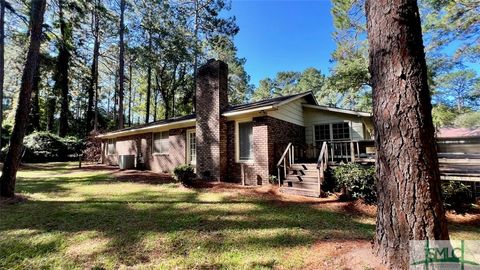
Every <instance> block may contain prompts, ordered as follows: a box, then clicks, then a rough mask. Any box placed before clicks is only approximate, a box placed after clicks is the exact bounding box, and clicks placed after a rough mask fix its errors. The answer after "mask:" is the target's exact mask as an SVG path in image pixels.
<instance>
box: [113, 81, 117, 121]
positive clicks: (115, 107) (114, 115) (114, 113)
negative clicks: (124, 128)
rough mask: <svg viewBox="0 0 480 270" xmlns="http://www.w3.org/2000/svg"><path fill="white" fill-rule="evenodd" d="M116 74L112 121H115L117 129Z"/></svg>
mask: <svg viewBox="0 0 480 270" xmlns="http://www.w3.org/2000/svg"><path fill="white" fill-rule="evenodd" d="M117 94H118V72H117V73H116V74H115V89H114V91H113V119H114V121H115V126H117V127H118V118H117V103H118V95H117Z"/></svg>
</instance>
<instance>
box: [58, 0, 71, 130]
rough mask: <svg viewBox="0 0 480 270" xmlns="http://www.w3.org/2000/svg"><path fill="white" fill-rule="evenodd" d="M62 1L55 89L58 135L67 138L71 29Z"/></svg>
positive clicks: (61, 1)
mask: <svg viewBox="0 0 480 270" xmlns="http://www.w3.org/2000/svg"><path fill="white" fill-rule="evenodd" d="M64 5H65V4H64V0H58V7H59V21H60V33H61V36H62V40H61V41H60V47H59V53H58V59H57V81H56V83H55V84H56V87H55V88H56V89H57V90H60V93H61V99H60V120H59V128H58V135H59V136H60V137H65V136H67V133H68V115H69V109H68V104H69V97H68V92H69V90H68V84H69V83H68V71H69V70H68V69H69V66H70V57H71V55H70V49H69V43H70V39H71V34H72V33H71V27H70V26H69V25H67V22H66V20H65V16H64V13H63V9H64V8H65V7H64Z"/></svg>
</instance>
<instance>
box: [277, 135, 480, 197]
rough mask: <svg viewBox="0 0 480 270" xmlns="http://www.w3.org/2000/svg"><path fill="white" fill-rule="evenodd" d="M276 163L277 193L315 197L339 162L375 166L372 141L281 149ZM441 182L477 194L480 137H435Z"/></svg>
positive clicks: (479, 186) (478, 190) (330, 142)
mask: <svg viewBox="0 0 480 270" xmlns="http://www.w3.org/2000/svg"><path fill="white" fill-rule="evenodd" d="M283 149H284V150H283V152H282V153H281V156H280V159H279V160H278V163H277V164H276V167H277V179H278V184H279V187H280V190H281V191H282V192H285V193H289V194H296V195H303V196H312V197H318V196H320V195H321V191H322V183H323V181H324V180H325V178H326V174H325V172H326V171H327V169H328V168H332V167H335V166H338V165H339V164H342V163H349V162H354V163H360V164H366V165H367V164H374V163H375V143H374V141H373V140H337V141H333V140H330V141H323V142H321V144H319V145H295V144H292V143H289V144H288V145H287V146H286V147H284V148H283ZM437 150H438V160H439V168H440V178H441V180H445V181H448V180H453V181H462V182H467V183H469V184H470V185H471V186H472V189H473V192H474V194H475V195H476V196H478V195H480V137H461V138H437Z"/></svg>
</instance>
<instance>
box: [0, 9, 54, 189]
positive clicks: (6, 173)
mask: <svg viewBox="0 0 480 270" xmlns="http://www.w3.org/2000/svg"><path fill="white" fill-rule="evenodd" d="M45 5H46V0H32V3H31V14H30V45H29V48H28V54H27V60H26V61H25V67H24V69H23V75H22V82H21V85H20V94H19V97H18V105H17V108H16V114H15V124H14V126H13V131H12V136H11V137H10V147H9V148H8V152H7V156H6V158H5V163H4V165H3V169H2V176H1V178H0V196H2V197H13V196H14V194H15V182H16V178H17V171H18V167H19V165H20V159H21V154H22V147H23V138H24V137H25V129H26V127H27V119H28V114H29V111H30V103H31V95H32V85H33V79H34V76H35V72H36V69H37V65H38V60H39V54H40V42H41V36H42V24H43V14H44V13H45Z"/></svg>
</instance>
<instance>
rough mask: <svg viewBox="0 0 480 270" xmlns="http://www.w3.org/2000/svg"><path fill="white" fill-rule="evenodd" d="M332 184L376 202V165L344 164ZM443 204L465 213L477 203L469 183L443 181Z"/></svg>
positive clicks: (337, 168) (335, 173)
mask: <svg viewBox="0 0 480 270" xmlns="http://www.w3.org/2000/svg"><path fill="white" fill-rule="evenodd" d="M330 181H331V182H330V184H331V185H333V186H334V188H333V190H335V191H340V190H342V188H346V189H347V191H348V192H349V193H350V195H351V197H352V198H353V199H359V198H361V199H363V200H365V202H366V203H376V201H377V192H376V183H377V181H376V176H375V167H374V166H362V165H359V164H353V163H348V164H342V165H340V166H338V167H336V168H335V169H334V170H333V177H332V180H330ZM441 187H442V195H443V205H444V207H445V209H448V210H454V211H455V212H456V213H458V214H464V213H466V212H468V210H470V209H471V207H472V204H473V203H475V196H474V194H473V192H472V189H471V187H470V186H469V185H466V184H464V183H462V182H459V181H442V186H441Z"/></svg>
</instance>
